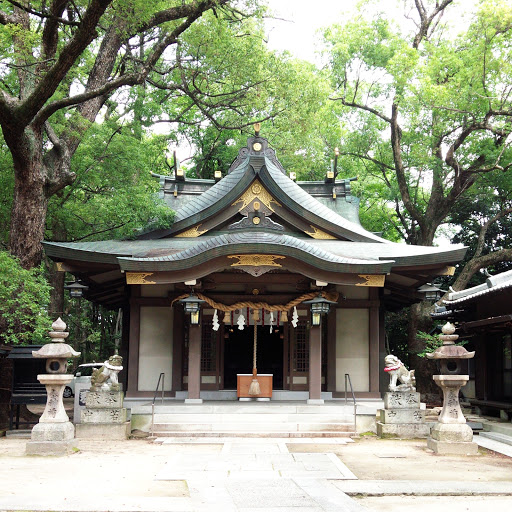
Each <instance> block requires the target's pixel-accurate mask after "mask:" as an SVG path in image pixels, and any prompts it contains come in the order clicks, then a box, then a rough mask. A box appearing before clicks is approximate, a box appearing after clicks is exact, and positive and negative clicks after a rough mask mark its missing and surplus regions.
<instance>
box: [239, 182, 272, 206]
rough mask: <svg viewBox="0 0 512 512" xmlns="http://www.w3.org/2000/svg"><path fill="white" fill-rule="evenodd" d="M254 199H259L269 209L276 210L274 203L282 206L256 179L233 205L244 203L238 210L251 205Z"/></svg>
mask: <svg viewBox="0 0 512 512" xmlns="http://www.w3.org/2000/svg"><path fill="white" fill-rule="evenodd" d="M254 199H258V201H261V202H262V203H263V204H264V205H265V206H266V207H267V208H268V209H269V210H272V211H274V209H273V208H272V203H274V204H275V205H276V206H281V205H280V204H279V203H278V202H277V201H276V200H275V199H274V198H273V197H272V196H271V195H270V194H269V193H268V192H267V190H266V189H265V188H264V187H263V185H262V184H261V183H260V182H259V181H258V180H255V181H254V182H253V183H252V185H251V186H250V187H249V188H248V189H247V190H246V191H245V192H244V193H243V194H242V195H241V196H240V197H239V198H238V199H237V200H236V201H235V202H234V203H233V204H232V205H231V206H235V205H236V204H238V203H242V206H240V208H239V209H238V211H240V210H243V209H244V208H245V207H246V206H247V205H249V204H250V203H251V202H252V201H253V200H254Z"/></svg>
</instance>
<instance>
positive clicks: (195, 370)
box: [185, 325, 202, 404]
mask: <svg viewBox="0 0 512 512" xmlns="http://www.w3.org/2000/svg"><path fill="white" fill-rule="evenodd" d="M188 329H189V330H188V398H187V399H186V400H185V403H192V404H200V403H202V400H201V397H200V390H201V325H190V326H189V328H188Z"/></svg>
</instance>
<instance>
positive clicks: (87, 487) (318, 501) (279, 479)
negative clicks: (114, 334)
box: [0, 437, 512, 512]
mask: <svg viewBox="0 0 512 512" xmlns="http://www.w3.org/2000/svg"><path fill="white" fill-rule="evenodd" d="M477 439H478V437H477ZM487 441H492V440H487ZM25 444H26V441H24V440H22V439H16V440H8V439H5V438H4V439H3V440H2V439H0V480H1V481H2V486H0V511H13V512H14V511H19V510H31V511H41V512H42V511H45V512H46V511H50V510H51V511H59V512H65V511H74V512H86V511H89V512H100V511H101V512H104V511H106V510H108V511H112V512H128V511H139V512H175V511H183V512H192V511H195V512H203V511H204V512H206V511H208V512H212V511H213V512H216V511H219V512H221V511H222V512H306V511H308V512H321V511H329V512H334V511H336V512H339V511H347V512H363V511H364V510H367V511H368V510H375V511H378V512H387V511H392V512H407V511H409V510H410V509H411V505H412V506H413V508H414V510H415V512H431V511H432V510H438V509H439V508H441V509H443V507H444V506H448V505H449V506H450V510H452V512H459V511H471V512H473V511H475V512H487V510H489V509H492V510H493V512H501V511H506V512H509V511H510V506H511V504H512V486H511V485H510V481H511V480H512V466H511V465H510V462H509V459H508V457H501V458H500V457H496V456H492V455H488V454H487V455H484V457H485V461H484V460H481V461H479V460H478V458H476V459H475V458H470V459H466V458H453V457H452V458H442V457H436V456H433V455H428V454H426V452H425V447H424V441H421V440H419V441H409V442H408V441H405V442H403V441H402V442H401V441H392V440H385V441H383V440H377V439H375V440H371V439H368V442H366V443H365V442H364V440H363V439H360V440H358V441H357V442H356V443H354V442H353V441H352V440H351V439H347V438H330V439H321V438H316V439H303V438H300V439H294V440H290V439H286V440H283V439H278V438H275V439H252V438H251V439H241V438H215V439H208V438H182V437H180V438H175V439H172V438H165V439H161V440H160V444H154V443H149V442H148V441H124V442H121V441H116V442H109V443H107V442H100V441H95V442H92V441H81V451H80V452H78V453H76V454H74V455H71V456H67V457H26V456H24V450H25ZM508 448H511V447H510V446H507V448H505V449H508ZM493 449H494V448H493ZM340 458H341V459H343V461H344V462H345V463H346V464H347V466H348V467H347V466H345V464H344V463H343V462H341V460H340ZM491 459H492V460H491ZM419 460H421V461H422V462H418V461H419ZM402 465H404V467H405V468H407V469H406V471H403V472H402V474H403V476H400V477H398V478H397V477H396V476H395V479H391V480H376V479H375V478H390V477H392V472H393V471H395V472H396V471H397V469H398V468H399V467H401V466H402ZM375 467H377V468H378V469H377V471H374V468H375ZM466 467H467V468H468V471H469V470H470V468H471V473H469V474H470V475H471V476H470V477H469V478H467V477H466V480H468V481H464V478H461V479H460V480H458V481H449V480H452V479H455V478H457V477H458V476H459V475H461V476H462V474H463V473H464V472H465V471H466V469H465V468H466ZM349 468H350V469H349ZM365 468H367V469H365ZM391 468H393V469H391ZM476 468H481V469H478V470H477V469H476ZM483 468H486V469H483ZM351 470H352V471H354V473H356V476H359V477H360V478H362V479H361V480H357V479H355V478H356V477H355V476H354V474H353V473H352V471H351ZM443 471H444V473H443ZM482 471H483V473H482ZM493 471H494V472H493ZM442 474H444V475H450V476H449V478H448V479H446V478H443V477H442V476H441V477H440V475H442ZM509 475H510V477H509ZM408 478H411V479H410V480H409V479H408ZM428 478H430V480H427V479H428ZM471 480H472V481H471ZM391 498H392V499H391ZM484 498H486V499H487V500H489V501H488V502H486V501H484ZM441 499H443V500H444V501H440V500H441ZM469 499H474V503H472V502H469V501H467V500H469ZM491 502H492V507H489V506H488V505H489V504H490V503H491ZM433 503H436V504H437V506H435V507H433V506H432V504H433ZM363 505H364V506H363ZM365 506H366V507H369V508H365Z"/></svg>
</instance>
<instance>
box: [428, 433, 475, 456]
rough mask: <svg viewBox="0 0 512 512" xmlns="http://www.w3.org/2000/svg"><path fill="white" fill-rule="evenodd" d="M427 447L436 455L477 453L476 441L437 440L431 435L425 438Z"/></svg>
mask: <svg viewBox="0 0 512 512" xmlns="http://www.w3.org/2000/svg"><path fill="white" fill-rule="evenodd" d="M427 447H428V448H430V449H431V450H432V451H433V452H434V453H437V454H438V455H476V454H477V453H478V445H477V444H476V443H467V442H462V443H460V442H459V443H456V442H449V441H438V440H437V439H432V437H429V438H428V439H427Z"/></svg>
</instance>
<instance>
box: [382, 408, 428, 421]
mask: <svg viewBox="0 0 512 512" xmlns="http://www.w3.org/2000/svg"><path fill="white" fill-rule="evenodd" d="M378 412H379V419H380V421H381V422H382V423H425V411H424V410H422V409H379V411H378Z"/></svg>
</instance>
